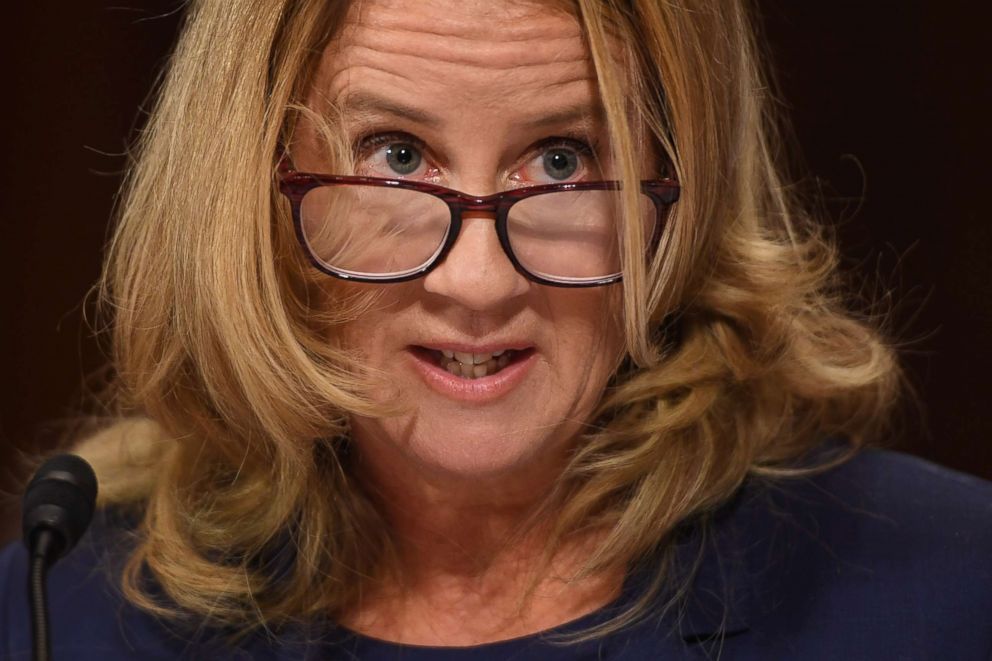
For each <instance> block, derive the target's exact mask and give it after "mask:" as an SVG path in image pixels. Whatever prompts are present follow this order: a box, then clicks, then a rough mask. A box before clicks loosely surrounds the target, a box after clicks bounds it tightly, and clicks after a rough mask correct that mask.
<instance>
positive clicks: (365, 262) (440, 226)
mask: <svg viewBox="0 0 992 661" xmlns="http://www.w3.org/2000/svg"><path fill="white" fill-rule="evenodd" d="M284 163H285V162H283V163H281V164H280V169H279V189H280V191H282V193H283V194H284V195H285V196H286V197H287V198H289V200H290V202H291V203H292V209H293V222H294V224H295V226H296V235H297V238H298V239H299V241H300V244H301V245H302V246H303V248H304V249H305V250H306V252H307V255H308V256H309V258H310V261H311V262H312V263H313V265H314V266H315V267H317V268H318V269H319V270H321V271H323V272H324V273H326V274H328V275H332V276H334V277H337V278H342V279H345V280H351V281H355V282H369V283H392V282H404V281H407V280H413V279H415V278H419V277H422V276H424V275H427V274H428V273H430V272H431V270H433V269H434V268H436V267H437V265H438V264H440V263H441V262H442V261H443V260H444V258H445V256H446V255H447V254H448V252H449V251H450V250H451V247H452V246H453V245H454V244H455V241H456V240H457V239H458V234H459V232H460V231H461V228H462V217H463V215H464V214H465V212H467V211H471V212H479V211H481V212H486V213H491V214H494V217H495V222H496V234H497V236H498V237H499V243H500V245H501V246H502V248H503V251H504V252H505V253H506V256H507V257H508V258H509V260H510V262H511V263H512V264H513V266H514V268H515V269H516V270H517V271H518V272H519V273H521V274H522V275H524V276H525V277H526V278H528V279H529V280H531V281H533V282H537V283H540V284H543V285H551V286H554V287H594V286H598V285H606V284H610V283H613V282H618V281H619V280H620V279H621V278H622V277H623V274H622V272H621V268H620V245H619V232H618V227H619V225H618V223H619V220H618V219H619V218H620V217H621V216H620V209H621V206H620V198H621V196H620V190H621V183H620V182H618V181H583V182H575V183H561V184H547V185H541V186H530V187H526V188H517V189H513V190H508V191H504V192H502V193H496V194H494V195H487V196H485V197H474V196H471V195H467V194H465V193H461V192H459V191H456V190H452V189H450V188H445V187H443V186H435V185H433V184H428V183H423V182H415V181H408V180H403V179H381V178H377V177H357V176H340V175H327V174H313V173H308V172H297V171H294V170H291V169H289V168H288V167H287V166H286V165H285V164H284ZM640 186H641V197H642V200H641V201H642V204H641V209H642V223H643V228H644V231H645V240H646V244H647V245H648V246H649V248H650V249H652V250H653V249H654V247H655V246H657V243H658V241H659V239H660V236H661V229H662V226H663V224H664V215H665V212H666V211H667V209H668V208H669V207H670V206H671V205H672V204H673V203H674V202H675V201H676V200H677V199H678V196H679V185H678V184H677V183H676V182H675V181H674V180H672V179H658V180H646V181H642V182H640Z"/></svg>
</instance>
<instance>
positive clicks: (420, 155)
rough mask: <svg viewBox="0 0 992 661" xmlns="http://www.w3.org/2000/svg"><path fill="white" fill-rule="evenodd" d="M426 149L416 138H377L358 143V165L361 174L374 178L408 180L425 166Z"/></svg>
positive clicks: (384, 135) (380, 136)
mask: <svg viewBox="0 0 992 661" xmlns="http://www.w3.org/2000/svg"><path fill="white" fill-rule="evenodd" d="M424 160H425V159H424V149H423V146H422V145H421V143H420V141H419V140H417V139H416V138H414V137H413V136H408V135H403V134H396V133H390V134H378V135H371V136H368V137H365V138H361V139H359V140H358V141H356V143H355V161H356V163H355V165H356V170H357V171H358V172H359V173H361V174H366V175H371V176H375V177H387V178H393V177H409V176H411V175H415V174H418V173H419V171H420V170H421V169H423V168H422V166H424Z"/></svg>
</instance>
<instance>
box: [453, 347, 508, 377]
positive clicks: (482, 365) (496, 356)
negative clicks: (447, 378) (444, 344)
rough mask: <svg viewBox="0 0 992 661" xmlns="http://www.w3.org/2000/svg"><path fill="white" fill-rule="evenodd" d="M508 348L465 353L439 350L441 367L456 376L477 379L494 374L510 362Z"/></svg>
mask: <svg viewBox="0 0 992 661" xmlns="http://www.w3.org/2000/svg"><path fill="white" fill-rule="evenodd" d="M511 353H512V351H511V350H510V349H501V350H499V351H493V352H492V353H465V352H463V351H449V350H447V349H442V350H441V367H443V368H444V369H446V370H448V371H449V372H451V373H452V374H454V375H456V376H460V377H463V378H466V379H479V378H482V377H484V376H488V375H490V374H494V373H496V372H498V371H499V370H501V369H503V368H504V367H506V366H507V365H509V364H510V354H511Z"/></svg>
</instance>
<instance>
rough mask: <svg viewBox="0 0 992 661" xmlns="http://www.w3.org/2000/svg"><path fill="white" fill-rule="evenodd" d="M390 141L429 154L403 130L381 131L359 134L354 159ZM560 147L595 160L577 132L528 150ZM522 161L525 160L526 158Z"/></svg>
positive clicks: (594, 151)
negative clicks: (410, 146)
mask: <svg viewBox="0 0 992 661" xmlns="http://www.w3.org/2000/svg"><path fill="white" fill-rule="evenodd" d="M391 142H409V143H410V144H412V145H413V146H414V147H416V148H417V149H419V150H420V151H421V152H423V153H424V154H430V149H429V148H428V147H427V145H426V144H424V141H423V140H421V139H420V138H418V137H417V136H415V135H412V134H410V133H406V132H404V131H383V132H376V133H370V134H368V135H365V136H361V137H359V138H357V139H356V140H355V142H354V143H353V147H352V153H353V155H354V158H355V160H356V161H358V160H360V159H362V158H365V157H368V156H370V155H371V154H373V153H375V151H376V150H377V149H378V148H379V147H382V146H384V145H388V144H389V143H391ZM560 147H567V148H569V149H573V150H575V152H576V153H577V154H579V155H580V156H582V157H587V158H588V157H591V158H592V159H593V160H594V161H595V160H597V159H596V155H597V154H598V150H597V145H596V143H595V142H594V143H593V144H592V145H590V144H588V143H587V142H585V141H584V140H582V139H581V137H580V136H579V135H578V134H569V133H564V134H562V135H558V136H553V137H550V138H545V139H543V140H540V141H539V142H537V143H535V144H534V145H532V146H531V147H530V148H529V149H528V152H529V153H531V154H534V153H539V152H541V151H546V150H549V149H555V148H560ZM524 162H526V160H525V161H524Z"/></svg>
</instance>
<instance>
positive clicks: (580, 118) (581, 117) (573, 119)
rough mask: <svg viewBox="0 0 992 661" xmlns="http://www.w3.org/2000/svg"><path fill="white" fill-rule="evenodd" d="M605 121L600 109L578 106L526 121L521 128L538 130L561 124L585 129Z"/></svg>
mask: <svg viewBox="0 0 992 661" xmlns="http://www.w3.org/2000/svg"><path fill="white" fill-rule="evenodd" d="M605 119H606V117H605V113H604V112H603V109H602V108H598V107H596V106H590V105H588V104H580V105H576V106H571V107H568V108H562V109H560V110H556V111H555V112H553V113H551V114H548V115H543V116H541V117H537V118H536V119H531V120H528V121H527V122H524V123H523V124H522V125H521V126H522V127H523V128H527V129H540V128H544V127H545V126H561V125H563V124H579V125H581V126H583V127H584V128H586V129H591V128H592V127H593V126H596V125H597V124H600V123H602V122H603V121H604V120H605Z"/></svg>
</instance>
